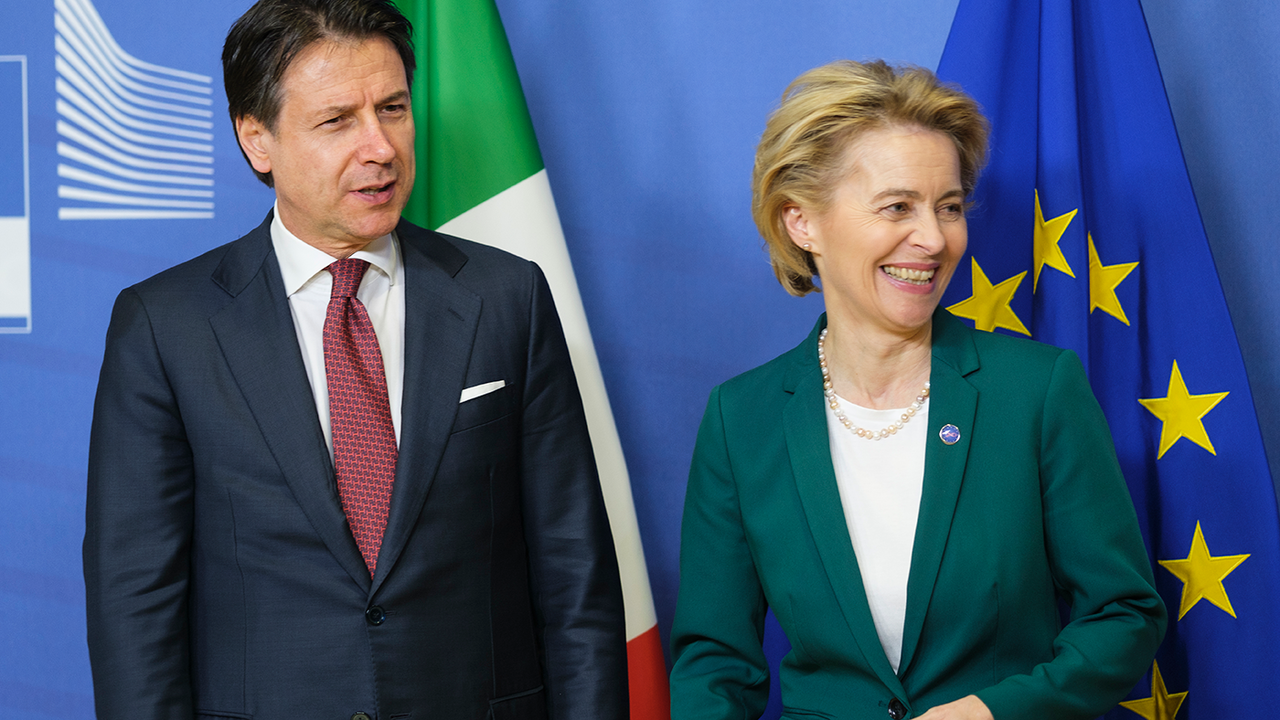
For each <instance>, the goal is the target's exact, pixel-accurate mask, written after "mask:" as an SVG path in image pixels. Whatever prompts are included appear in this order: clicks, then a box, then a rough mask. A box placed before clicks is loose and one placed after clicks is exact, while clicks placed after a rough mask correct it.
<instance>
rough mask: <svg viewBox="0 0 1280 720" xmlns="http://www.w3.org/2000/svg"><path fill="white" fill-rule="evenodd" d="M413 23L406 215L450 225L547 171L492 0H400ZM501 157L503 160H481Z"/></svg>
mask: <svg viewBox="0 0 1280 720" xmlns="http://www.w3.org/2000/svg"><path fill="white" fill-rule="evenodd" d="M397 4H398V5H399V6H400V9H401V11H402V12H403V13H404V14H405V15H406V16H407V17H408V18H409V20H410V21H411V22H412V23H413V26H414V35H415V45H416V56H417V60H418V70H417V73H416V75H415V77H414V80H413V89H412V92H413V114H414V120H415V122H416V124H417V139H416V141H415V142H414V151H415V153H416V155H417V181H416V182H415V184H414V188H413V194H412V195H410V197H409V205H408V207H406V208H405V212H404V214H405V217H406V218H407V219H409V220H410V221H412V222H415V223H417V224H419V225H423V226H426V227H429V228H433V229H434V228H439V227H440V226H441V225H443V224H444V223H446V222H448V221H449V220H452V219H453V218H455V217H457V216H458V215H460V214H462V213H463V212H466V211H467V210H470V209H471V208H473V207H475V206H476V205H479V204H480V203H481V202H484V201H485V200H488V199H489V198H491V197H493V196H494V195H497V194H498V193H500V192H502V191H503V190H506V189H507V188H509V187H511V186H512V185H515V184H516V183H518V182H520V181H521V180H524V179H526V178H528V177H530V176H531V175H533V174H534V173H536V172H538V171H539V170H542V168H543V164H542V155H541V154H540V153H539V152H538V141H537V139H536V138H535V137H534V134H533V123H532V122H530V120H529V111H528V109H527V106H526V105H525V101H524V92H523V91H522V90H521V88H520V77H519V75H517V74H516V66H515V61H514V60H513V59H512V57H511V48H510V47H509V46H508V44H507V36H506V32H505V31H504V30H503V28H502V19H501V18H500V17H499V16H498V10H497V8H496V7H495V6H494V4H493V2H492V0H400V2H398V3H397ZM493 157H499V158H503V159H504V161H505V162H502V163H493V162H482V161H477V159H478V158H493Z"/></svg>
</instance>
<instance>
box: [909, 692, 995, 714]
mask: <svg viewBox="0 0 1280 720" xmlns="http://www.w3.org/2000/svg"><path fill="white" fill-rule="evenodd" d="M919 720H995V718H993V717H992V716H991V711H990V710H988V709H987V705H986V703H984V702H982V701H981V700H979V699H978V696H977V695H970V696H968V697H962V698H960V699H959V700H956V701H955V702H949V703H947V704H946V705H938V706H937V707H933V708H929V712H926V713H925V714H923V715H921V716H920V718H919Z"/></svg>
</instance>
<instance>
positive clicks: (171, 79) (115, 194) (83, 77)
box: [0, 0, 213, 322]
mask: <svg viewBox="0 0 1280 720" xmlns="http://www.w3.org/2000/svg"><path fill="white" fill-rule="evenodd" d="M54 11H55V13H54V28H55V29H56V30H57V33H56V35H55V37H54V44H55V50H56V52H57V55H56V58H55V60H54V62H55V69H56V71H57V85H56V90H57V112H58V123H57V132H58V147H57V152H58V156H59V162H58V178H59V184H58V198H59V199H60V204H59V207H58V219H60V220H159V219H174V218H212V217H213V144H212V143H213V132H212V130H213V122H212V120H211V118H212V117H213V113H212V111H211V110H210V107H211V105H212V104H213V101H212V99H211V97H212V93H213V89H212V83H213V79H212V78H210V77H208V76H206V75H197V74H195V73H191V72H186V71H183V70H175V69H173V68H167V67H161V66H159V65H154V64H152V63H148V62H144V61H142V60H139V59H137V58H135V57H134V56H132V55H130V54H129V53H127V52H125V50H124V49H123V48H121V47H120V45H119V44H117V43H116V41H115V39H114V38H113V37H112V36H111V32H110V31H109V30H108V29H107V27H106V25H105V24H104V23H103V22H102V18H101V16H99V15H98V11H97V10H96V9H94V7H93V4H92V3H91V2H89V0H56V1H55V2H54ZM2 313H3V309H2V308H0V314H2ZM0 322H3V321H2V320H0Z"/></svg>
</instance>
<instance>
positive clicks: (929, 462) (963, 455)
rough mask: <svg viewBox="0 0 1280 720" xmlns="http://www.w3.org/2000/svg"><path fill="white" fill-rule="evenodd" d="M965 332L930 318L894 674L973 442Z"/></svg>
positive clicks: (909, 645)
mask: <svg viewBox="0 0 1280 720" xmlns="http://www.w3.org/2000/svg"><path fill="white" fill-rule="evenodd" d="M971 332H973V331H971V330H970V329H969V328H968V327H966V326H964V325H963V324H961V323H960V321H959V320H956V319H955V318H954V317H952V316H951V315H950V314H949V313H947V312H946V311H944V310H938V311H937V312H935V313H934V319H933V364H932V369H931V370H930V378H929V382H930V393H929V431H928V435H927V436H926V439H925V454H924V467H925V473H924V488H923V491H922V493H921V497H920V514H919V520H918V521H917V524H916V535H915V544H914V546H913V547H912V551H911V571H910V576H909V578H908V580H907V613H906V618H905V622H904V623H903V634H902V661H901V662H900V663H899V664H898V671H899V673H905V672H906V671H907V670H908V669H909V668H910V666H911V661H912V659H913V658H914V657H915V654H916V650H917V647H918V646H919V641H920V634H921V632H922V631H923V630H924V618H925V614H926V612H927V611H928V609H929V602H930V600H931V598H932V596H933V590H934V583H935V581H936V580H937V577H938V569H939V567H940V566H941V565H942V556H943V553H944V551H945V550H946V545H947V539H948V537H949V536H950V531H951V521H952V518H953V517H954V515H955V510H956V502H957V500H958V499H959V497H960V485H961V482H962V480H963V479H964V472H965V464H966V463H967V462H968V458H969V447H970V445H971V443H972V441H973V424H974V417H975V416H976V414H977V408H978V391H977V390H976V389H975V388H974V387H973V385H971V384H970V383H969V381H968V380H966V379H965V377H966V376H967V375H969V374H970V373H973V372H975V371H977V370H978V365H979V363H978V352H977V350H976V348H974V345H973V339H972V337H971V336H970V333H971ZM946 425H954V426H955V427H956V428H957V429H958V430H959V431H960V439H959V441H957V442H956V443H955V444H954V445H947V444H946V443H944V442H943V441H942V438H941V435H940V433H941V430H942V428H943V427H944V426H946Z"/></svg>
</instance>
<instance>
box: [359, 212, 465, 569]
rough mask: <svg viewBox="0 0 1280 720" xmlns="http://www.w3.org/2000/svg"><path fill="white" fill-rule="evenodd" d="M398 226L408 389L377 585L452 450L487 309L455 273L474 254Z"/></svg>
mask: <svg viewBox="0 0 1280 720" xmlns="http://www.w3.org/2000/svg"><path fill="white" fill-rule="evenodd" d="M396 234H397V236H398V237H399V239H400V252H401V256H402V257H403V258H404V268H405V309H404V318H405V327H404V335H405V340H404V390H403V393H404V395H403V402H402V403H401V407H402V411H401V413H402V416H401V433H400V455H399V459H398V460H397V462H396V480H395V485H394V486H393V488H392V491H391V513H390V516H389V517H388V519H387V530H386V533H385V534H384V535H383V538H382V549H381V550H380V551H379V553H378V570H377V573H376V574H375V576H374V578H373V588H372V591H373V592H376V591H377V589H378V587H379V586H380V585H381V584H382V582H383V580H384V579H385V578H386V576H387V574H388V573H389V572H390V571H391V568H392V567H393V566H394V565H395V562H396V560H397V559H399V557H400V553H401V552H402V551H403V550H404V546H405V543H406V542H407V541H408V539H409V536H410V535H411V534H412V531H413V527H414V525H415V524H416V523H417V519H418V515H419V514H420V513H421V512H422V506H423V503H424V502H425V501H426V498H427V493H428V491H429V490H430V489H431V484H432V481H433V480H434V478H435V475H436V469H437V468H438V467H439V465H440V459H441V457H442V456H443V455H444V450H445V445H446V444H447V443H448V441H449V434H450V432H451V431H452V429H453V421H454V418H455V416H456V415H457V412H458V401H459V398H460V397H461V395H462V389H463V387H464V384H465V382H466V375H467V368H468V366H469V365H470V359H471V350H472V346H473V345H474V343H475V338H476V329H477V327H478V326H479V323H480V309H481V300H480V298H479V296H477V295H476V294H475V293H473V292H471V291H470V290H469V289H467V288H466V287H464V286H463V285H462V284H460V283H459V282H457V281H456V280H455V279H454V276H455V275H456V274H457V273H458V271H459V270H461V269H462V266H463V265H464V264H466V261H467V258H466V255H464V254H462V252H461V251H460V250H458V249H457V248H456V247H454V246H453V245H451V244H449V243H448V242H447V241H445V240H443V239H442V238H441V237H440V236H438V235H436V234H435V233H430V232H429V231H426V230H422V229H421V228H417V227H415V226H413V225H410V224H408V223H405V222H401V223H400V226H399V227H398V228H397V230H396Z"/></svg>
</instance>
